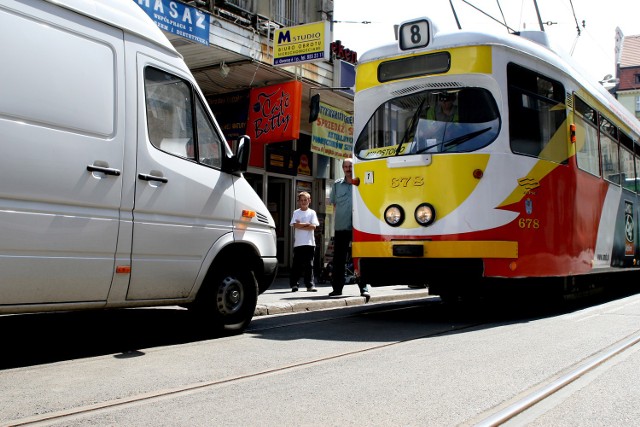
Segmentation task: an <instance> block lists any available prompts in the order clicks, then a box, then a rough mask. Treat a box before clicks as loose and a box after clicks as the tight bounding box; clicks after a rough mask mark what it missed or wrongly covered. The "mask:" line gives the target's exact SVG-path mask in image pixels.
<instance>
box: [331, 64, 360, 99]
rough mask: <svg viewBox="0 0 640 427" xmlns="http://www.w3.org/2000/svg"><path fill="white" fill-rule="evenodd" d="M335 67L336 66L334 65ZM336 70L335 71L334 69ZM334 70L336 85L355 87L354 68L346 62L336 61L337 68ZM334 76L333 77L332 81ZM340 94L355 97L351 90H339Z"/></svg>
mask: <svg viewBox="0 0 640 427" xmlns="http://www.w3.org/2000/svg"><path fill="white" fill-rule="evenodd" d="M334 67H336V65H334ZM336 68H337V69H336ZM336 68H334V69H336V71H337V73H336V74H337V79H338V85H339V86H340V87H354V86H355V85H356V67H355V66H354V65H353V64H351V63H349V62H346V61H340V60H338V61H337V67H336ZM335 79H336V76H334V81H335ZM340 92H345V93H348V94H349V95H355V93H354V92H353V90H351V89H349V90H341V91H340Z"/></svg>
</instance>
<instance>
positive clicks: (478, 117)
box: [355, 88, 500, 159]
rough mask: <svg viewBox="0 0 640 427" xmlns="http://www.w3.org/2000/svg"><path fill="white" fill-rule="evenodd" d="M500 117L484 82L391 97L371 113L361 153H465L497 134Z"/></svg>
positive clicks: (359, 144) (366, 155) (376, 155)
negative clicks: (473, 85) (479, 86)
mask: <svg viewBox="0 0 640 427" xmlns="http://www.w3.org/2000/svg"><path fill="white" fill-rule="evenodd" d="M499 130H500V117H499V114H498V108H497V106H496V103H495V100H494V99H493V96H491V93H490V92H489V91H487V90H486V89H482V88H464V89H456V90H431V91H424V92H419V93H416V94H412V95H408V96H404V97H401V98H395V99H391V100H389V101H387V102H385V103H384V104H382V105H381V106H380V107H379V108H378V109H377V110H376V112H375V113H374V114H373V116H372V117H371V118H370V119H369V122H368V123H367V124H366V126H365V127H364V129H363V130H362V132H361V133H360V135H359V137H358V140H357V141H356V148H355V153H356V155H357V156H358V157H359V158H362V159H367V158H379V157H390V156H403V155H411V154H420V153H443V152H444V153H466V152H471V151H475V150H478V149H480V148H482V147H485V146H487V145H489V144H490V143H491V142H492V141H493V140H495V139H496V137H497V136H498V131H499Z"/></svg>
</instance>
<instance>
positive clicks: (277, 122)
mask: <svg viewBox="0 0 640 427" xmlns="http://www.w3.org/2000/svg"><path fill="white" fill-rule="evenodd" d="M301 108H302V83H300V82H299V81H292V82H287V83H282V84H278V85H272V86H265V87H261V88H254V89H251V94H250V95H249V119H248V121H247V135H249V136H250V137H251V141H252V142H256V143H262V144H268V143H270V142H282V141H289V140H292V139H298V138H299V137H300V111H301Z"/></svg>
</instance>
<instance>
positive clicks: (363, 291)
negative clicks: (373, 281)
mask: <svg viewBox="0 0 640 427" xmlns="http://www.w3.org/2000/svg"><path fill="white" fill-rule="evenodd" d="M360 296H361V297H365V299H366V302H369V299H371V294H370V293H369V285H367V286H365V287H364V288H360Z"/></svg>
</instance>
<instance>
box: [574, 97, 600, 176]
mask: <svg viewBox="0 0 640 427" xmlns="http://www.w3.org/2000/svg"><path fill="white" fill-rule="evenodd" d="M574 105H575V113H576V116H575V117H576V128H577V129H579V130H580V131H581V132H580V131H578V132H576V133H577V134H578V135H580V134H582V133H584V138H581V137H579V138H577V141H576V161H577V163H578V167H579V168H580V169H582V170H583V171H585V172H589V173H590V174H592V175H595V176H600V154H599V153H598V113H597V112H596V111H595V110H594V109H593V108H591V107H590V106H589V105H587V104H586V103H585V102H584V101H582V100H581V99H580V98H578V97H574Z"/></svg>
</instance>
